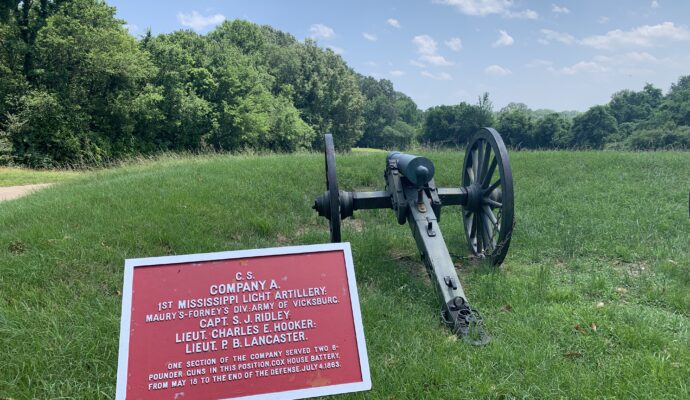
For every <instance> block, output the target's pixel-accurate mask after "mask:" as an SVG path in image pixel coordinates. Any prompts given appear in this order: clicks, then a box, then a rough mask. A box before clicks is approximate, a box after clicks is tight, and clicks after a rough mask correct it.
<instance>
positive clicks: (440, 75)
mask: <svg viewBox="0 0 690 400" xmlns="http://www.w3.org/2000/svg"><path fill="white" fill-rule="evenodd" d="M420 75H422V76H423V77H425V78H429V79H434V80H437V81H450V80H453V77H452V76H450V74H448V73H446V72H439V73H438V74H432V73H431V72H429V71H422V72H420Z"/></svg>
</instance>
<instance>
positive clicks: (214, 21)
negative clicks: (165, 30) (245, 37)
mask: <svg viewBox="0 0 690 400" xmlns="http://www.w3.org/2000/svg"><path fill="white" fill-rule="evenodd" d="M177 21H178V22H179V23H180V24H181V25H182V26H187V27H190V28H192V29H193V30H195V31H202V30H204V29H206V28H208V27H211V26H214V25H218V24H220V23H221V22H223V21H225V16H224V15H223V14H214V15H207V16H203V15H201V14H199V13H198V12H196V11H192V12H191V13H190V14H185V13H183V12H179V13H177Z"/></svg>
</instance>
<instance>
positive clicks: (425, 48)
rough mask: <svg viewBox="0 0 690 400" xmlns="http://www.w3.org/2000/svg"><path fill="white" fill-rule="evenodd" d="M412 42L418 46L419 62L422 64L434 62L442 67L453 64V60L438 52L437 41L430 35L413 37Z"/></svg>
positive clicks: (433, 63)
mask: <svg viewBox="0 0 690 400" xmlns="http://www.w3.org/2000/svg"><path fill="white" fill-rule="evenodd" d="M412 43H414V45H415V46H417V53H419V59H418V60H419V62H420V63H422V64H425V63H426V64H432V65H436V66H440V67H447V66H451V65H453V63H452V62H451V61H448V60H446V58H445V57H443V56H442V55H440V54H438V53H437V52H436V51H437V48H438V46H437V45H436V41H435V40H434V39H433V38H432V37H431V36H429V35H419V36H415V37H414V39H412Z"/></svg>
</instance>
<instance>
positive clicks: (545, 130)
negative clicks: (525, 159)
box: [531, 112, 571, 149]
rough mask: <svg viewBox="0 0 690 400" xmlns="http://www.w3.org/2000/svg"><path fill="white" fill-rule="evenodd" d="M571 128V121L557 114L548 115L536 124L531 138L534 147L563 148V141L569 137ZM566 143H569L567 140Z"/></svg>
mask: <svg viewBox="0 0 690 400" xmlns="http://www.w3.org/2000/svg"><path fill="white" fill-rule="evenodd" d="M570 126H571V122H570V120H568V119H567V118H565V117H564V116H562V115H561V114H558V113H555V112H554V113H551V114H547V115H546V116H544V117H543V118H541V119H539V120H537V121H536V122H535V124H534V129H533V131H532V138H531V143H532V147H533V148H537V149H549V148H554V147H562V145H561V141H562V140H563V138H567V137H568V133H569V131H570ZM566 142H568V140H567V139H566Z"/></svg>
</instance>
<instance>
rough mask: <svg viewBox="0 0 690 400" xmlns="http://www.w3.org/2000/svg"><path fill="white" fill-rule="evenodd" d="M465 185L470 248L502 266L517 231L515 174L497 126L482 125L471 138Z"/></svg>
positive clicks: (475, 253) (467, 234) (477, 254)
mask: <svg viewBox="0 0 690 400" xmlns="http://www.w3.org/2000/svg"><path fill="white" fill-rule="evenodd" d="M462 186H463V187H464V188H466V189H467V192H468V201H467V205H466V206H464V210H463V213H462V215H463V222H464V225H465V234H466V236H467V242H468V244H469V246H470V250H471V251H472V254H474V255H475V256H478V257H484V258H488V259H489V260H490V262H491V264H492V265H500V264H501V263H502V262H503V259H504V258H505V256H506V254H507V253H508V247H509V245H510V237H511V234H512V232H513V173H512V171H511V169H510V162H509V161H508V150H507V149H506V146H505V144H504V143H503V139H501V135H499V134H498V132H496V130H495V129H493V128H482V129H481V130H480V131H479V132H477V134H475V135H474V137H473V138H472V140H470V142H469V145H468V146H467V151H466V152H465V162H464V163H463V172H462Z"/></svg>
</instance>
